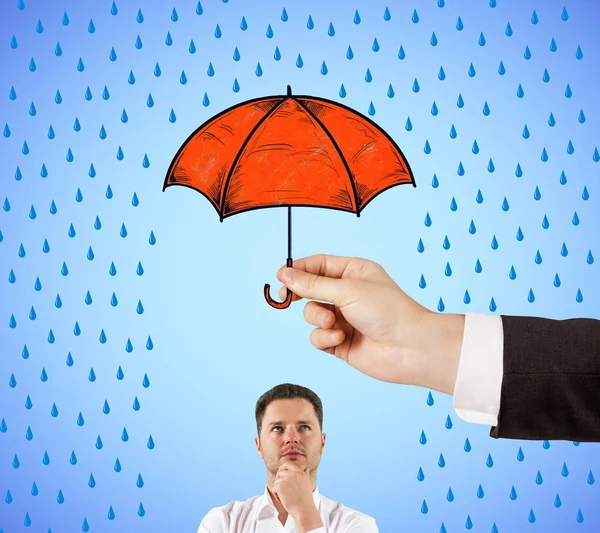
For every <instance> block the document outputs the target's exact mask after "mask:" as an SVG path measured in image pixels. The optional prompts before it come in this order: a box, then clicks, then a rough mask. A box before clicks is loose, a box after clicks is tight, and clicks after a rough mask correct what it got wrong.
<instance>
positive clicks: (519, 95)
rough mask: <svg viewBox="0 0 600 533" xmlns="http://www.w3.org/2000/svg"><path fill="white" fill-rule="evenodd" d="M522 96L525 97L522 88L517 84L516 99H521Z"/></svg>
mask: <svg viewBox="0 0 600 533" xmlns="http://www.w3.org/2000/svg"><path fill="white" fill-rule="evenodd" d="M524 95H525V92H524V91H523V87H522V86H521V84H520V83H519V87H518V88H517V97H518V98H523V96H524Z"/></svg>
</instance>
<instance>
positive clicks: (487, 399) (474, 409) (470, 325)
mask: <svg viewBox="0 0 600 533" xmlns="http://www.w3.org/2000/svg"><path fill="white" fill-rule="evenodd" d="M503 358H504V330H503V327H502V317H500V316H495V315H484V314H480V313H466V314H465V329H464V333H463V345H462V350H461V354H460V360H459V363H458V373H457V376H456V384H455V386H454V398H453V405H454V410H455V411H456V414H457V415H458V416H459V417H460V418H462V419H463V420H465V421H466V422H472V423H474V424H486V425H489V426H495V425H496V424H497V423H498V412H499V410H500V393H501V390H502V375H503V370H504V359H503Z"/></svg>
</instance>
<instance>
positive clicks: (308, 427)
mask: <svg viewBox="0 0 600 533" xmlns="http://www.w3.org/2000/svg"><path fill="white" fill-rule="evenodd" d="M300 427H303V428H306V430H307V431H310V426H307V425H303V426H300Z"/></svg>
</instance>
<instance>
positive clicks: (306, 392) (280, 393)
mask: <svg viewBox="0 0 600 533" xmlns="http://www.w3.org/2000/svg"><path fill="white" fill-rule="evenodd" d="M296 398H302V399H304V400H308V401H309V402H310V403H311V404H312V406H313V407H314V409H315V414H316V415H317V419H318V420H319V427H320V428H321V429H322V428H323V404H322V403H321V398H319V397H318V396H317V395H316V394H315V393H314V392H313V391H311V390H310V389H308V388H306V387H303V386H302V385H294V384H292V383H282V384H281V385H276V386H275V387H273V388H272V389H270V390H268V391H267V392H265V393H264V394H263V395H262V396H261V397H260V398H259V399H258V401H257V402H256V409H255V411H254V414H255V417H256V430H257V431H258V435H259V436H260V428H261V427H262V421H263V417H264V416H265V411H266V409H267V406H268V405H269V404H270V403H271V402H273V401H275V400H294V399H296Z"/></svg>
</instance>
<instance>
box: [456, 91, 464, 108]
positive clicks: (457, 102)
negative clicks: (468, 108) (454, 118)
mask: <svg viewBox="0 0 600 533" xmlns="http://www.w3.org/2000/svg"><path fill="white" fill-rule="evenodd" d="M456 105H457V106H458V107H459V108H462V107H464V105H465V102H464V100H463V97H462V94H459V95H458V100H457V101H456Z"/></svg>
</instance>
